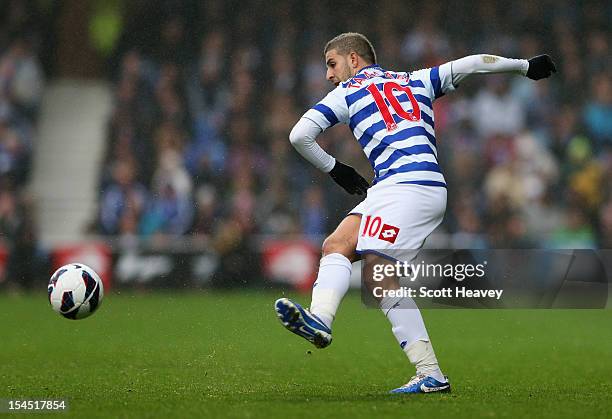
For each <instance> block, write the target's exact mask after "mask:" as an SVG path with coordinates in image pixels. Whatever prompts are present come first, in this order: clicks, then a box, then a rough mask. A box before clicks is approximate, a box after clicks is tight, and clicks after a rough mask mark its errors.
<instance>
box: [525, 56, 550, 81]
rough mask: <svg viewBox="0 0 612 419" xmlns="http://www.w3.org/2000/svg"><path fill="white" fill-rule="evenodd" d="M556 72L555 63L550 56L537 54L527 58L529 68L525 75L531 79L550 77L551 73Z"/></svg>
mask: <svg viewBox="0 0 612 419" xmlns="http://www.w3.org/2000/svg"><path fill="white" fill-rule="evenodd" d="M556 72H557V67H556V66H555V63H554V62H553V60H552V59H551V58H550V56H548V55H546V54H544V55H538V56H537V57H533V58H530V59H529V68H528V69H527V77H529V78H530V79H531V80H540V79H545V78H546V77H550V75H551V74H552V73H556Z"/></svg>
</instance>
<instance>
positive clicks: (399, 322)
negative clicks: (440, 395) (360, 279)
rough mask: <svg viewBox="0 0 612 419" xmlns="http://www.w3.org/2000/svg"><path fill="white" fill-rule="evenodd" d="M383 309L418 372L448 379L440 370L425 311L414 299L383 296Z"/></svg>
mask: <svg viewBox="0 0 612 419" xmlns="http://www.w3.org/2000/svg"><path fill="white" fill-rule="evenodd" d="M380 308H381V310H382V311H383V313H385V316H387V319H389V321H390V322H391V327H392V329H391V330H392V331H393V335H395V338H396V339H397V341H398V343H399V344H400V346H401V348H402V349H403V350H404V352H405V353H406V355H407V356H408V359H409V360H410V362H411V363H412V364H413V365H414V366H415V367H416V370H417V374H426V375H429V376H431V377H433V378H435V379H436V380H438V381H440V382H446V379H445V378H444V374H442V371H440V367H439V366H438V360H437V359H436V355H435V353H434V351H433V347H432V345H431V342H430V341H429V336H428V335H427V329H426V328H425V323H424V322H423V317H422V316H421V311H420V310H419V308H418V307H417V305H416V303H415V302H414V300H413V299H412V298H408V297H405V298H390V297H386V298H383V299H382V301H381V303H380Z"/></svg>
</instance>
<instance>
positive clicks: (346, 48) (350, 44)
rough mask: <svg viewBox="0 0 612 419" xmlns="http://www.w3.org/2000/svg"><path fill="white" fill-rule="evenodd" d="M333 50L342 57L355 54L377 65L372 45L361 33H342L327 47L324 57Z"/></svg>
mask: <svg viewBox="0 0 612 419" xmlns="http://www.w3.org/2000/svg"><path fill="white" fill-rule="evenodd" d="M332 49H335V50H336V51H337V52H338V54H340V55H348V54H350V53H351V52H355V53H357V55H359V56H360V57H361V58H363V59H364V60H366V61H367V62H368V63H369V64H376V52H375V51H374V47H373V46H372V43H371V42H370V41H369V40H368V38H366V37H365V36H364V35H362V34H360V33H357V32H346V33H341V34H340V35H338V36H336V37H335V38H333V39H332V40H331V41H329V42H328V43H327V45H325V49H324V50H323V55H325V54H327V52H328V51H330V50H332Z"/></svg>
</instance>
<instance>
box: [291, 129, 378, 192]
mask: <svg viewBox="0 0 612 419" xmlns="http://www.w3.org/2000/svg"><path fill="white" fill-rule="evenodd" d="M321 132H322V129H321V127H319V125H317V124H316V123H315V122H313V121H311V120H310V119H308V118H301V119H300V120H299V121H298V123H297V124H295V126H294V127H293V129H292V130H291V133H290V134H289V141H291V145H293V147H295V149H296V150H297V151H298V152H299V153H300V154H301V155H302V157H304V158H305V159H306V160H308V161H309V162H310V163H311V164H312V165H313V166H315V167H316V168H317V169H319V170H321V171H323V172H325V173H329V175H330V176H331V177H332V179H333V180H334V181H335V182H336V183H337V184H338V185H340V186H342V188H343V189H344V190H345V191H347V192H348V193H350V194H353V195H355V194H356V195H362V194H364V193H365V192H366V191H367V189H368V187H369V186H370V185H369V184H368V182H367V181H366V180H365V179H364V178H363V177H362V176H361V175H360V174H359V173H357V171H356V170H355V169H353V168H352V167H350V166H347V165H346V164H344V163H341V162H339V161H337V160H336V159H334V158H333V157H332V156H330V155H329V154H327V153H326V152H325V150H323V149H322V148H321V146H320V145H319V144H317V142H316V138H317V136H318V135H319V134H320V133H321Z"/></svg>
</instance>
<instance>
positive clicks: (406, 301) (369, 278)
mask: <svg viewBox="0 0 612 419" xmlns="http://www.w3.org/2000/svg"><path fill="white" fill-rule="evenodd" d="M364 259H365V266H364V272H363V286H364V287H366V289H367V291H368V292H369V293H370V295H372V296H376V295H381V294H380V292H379V293H377V294H376V293H374V292H373V290H374V288H375V287H381V288H382V289H383V290H397V289H399V288H400V284H399V278H398V277H396V276H395V275H391V276H387V277H385V278H384V279H383V280H382V281H374V280H373V278H374V275H373V269H374V266H375V265H381V264H385V265H386V264H392V263H393V262H391V261H389V260H387V259H385V258H382V257H380V256H378V255H375V254H371V253H370V254H366V255H365V256H364ZM379 272H384V270H380V271H379ZM375 298H376V297H375ZM376 300H377V301H378V302H379V305H380V308H381V310H382V311H383V313H384V314H385V316H386V317H387V319H389V322H391V326H392V331H393V334H394V335H395V338H396V339H397V341H398V343H399V344H400V347H401V348H402V349H403V350H404V352H405V353H406V355H407V356H408V359H409V360H410V362H411V363H412V364H413V365H414V366H415V368H416V375H415V376H414V377H412V378H411V379H410V380H409V381H408V383H407V384H405V385H403V386H402V387H399V388H397V389H395V390H393V391H392V393H429V392H440V391H450V383H449V382H448V380H447V377H445V376H444V375H443V374H442V371H440V367H439V366H438V360H437V359H436V355H435V353H434V350H433V347H432V345H431V342H430V340H429V336H428V334H427V329H426V328H425V323H424V322H423V317H422V316H421V312H420V310H419V308H418V307H417V305H416V303H415V302H414V300H413V299H412V298H409V297H388V296H384V297H382V298H376Z"/></svg>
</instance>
